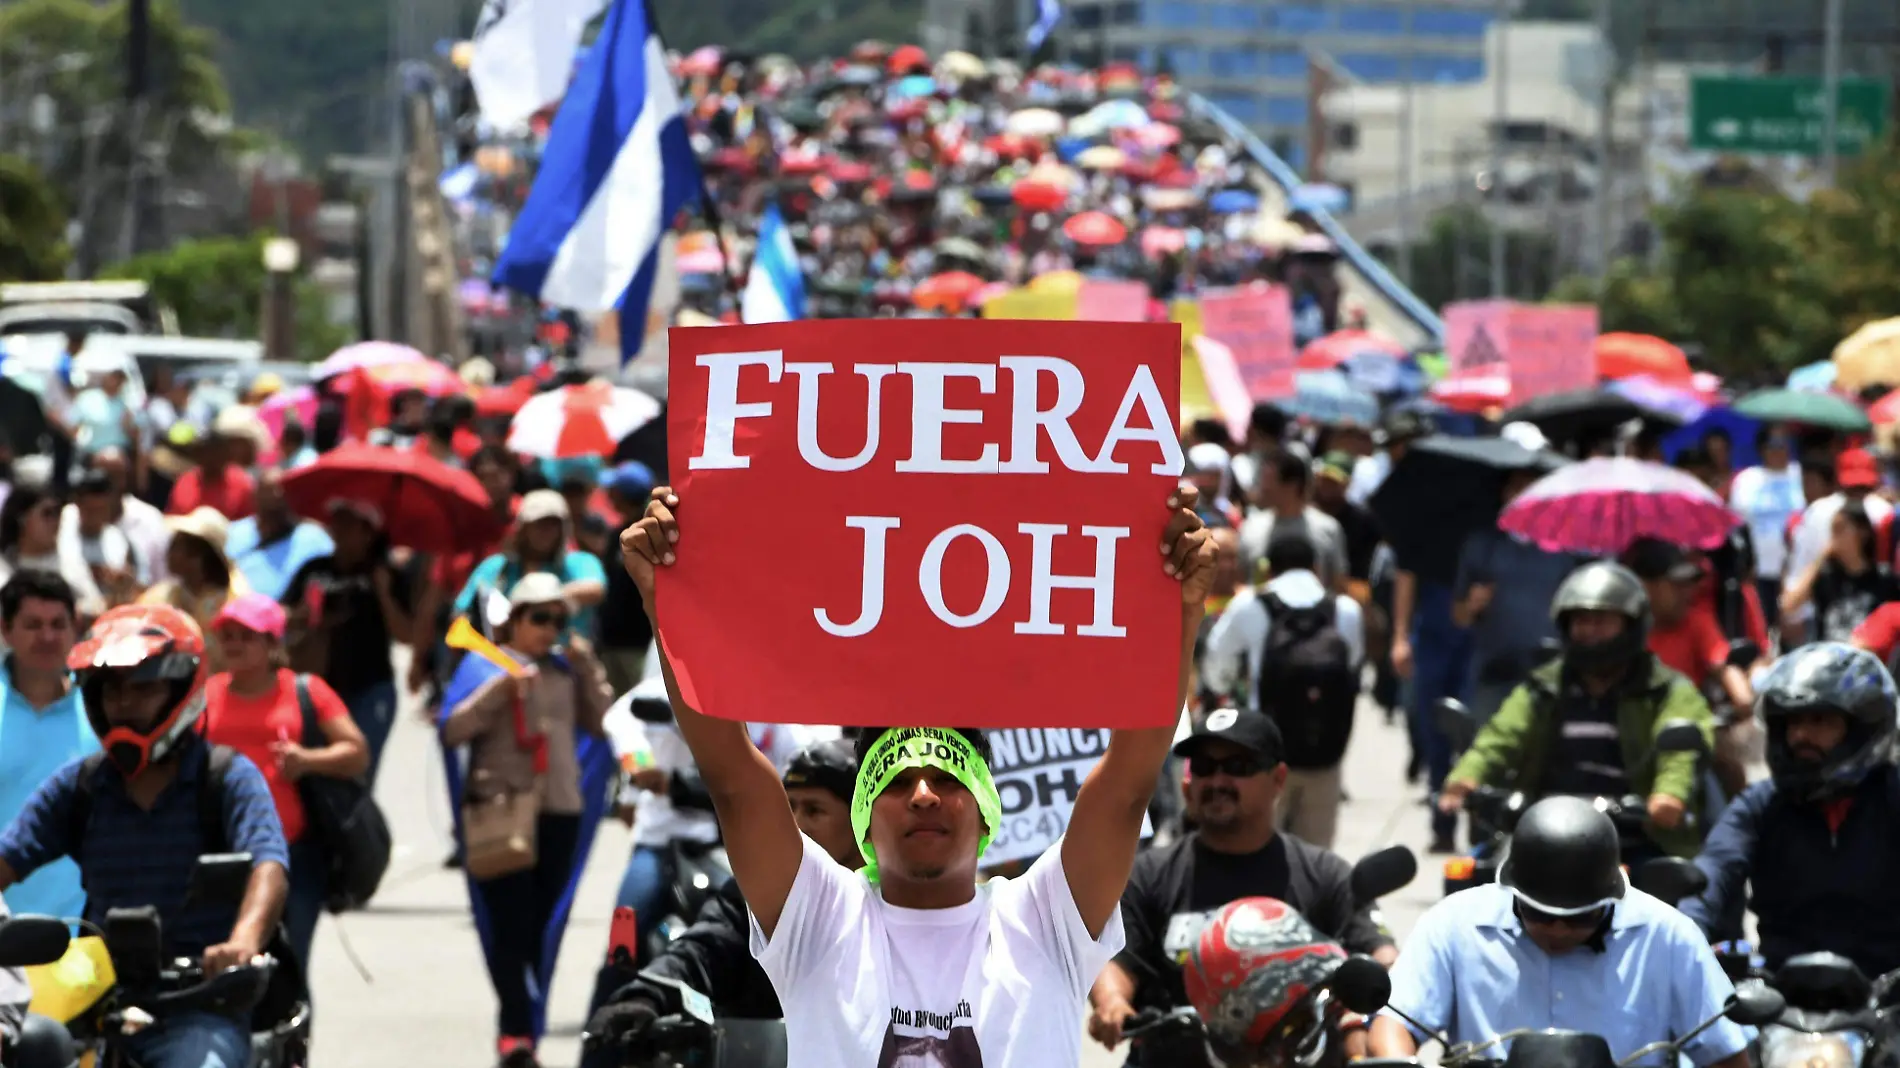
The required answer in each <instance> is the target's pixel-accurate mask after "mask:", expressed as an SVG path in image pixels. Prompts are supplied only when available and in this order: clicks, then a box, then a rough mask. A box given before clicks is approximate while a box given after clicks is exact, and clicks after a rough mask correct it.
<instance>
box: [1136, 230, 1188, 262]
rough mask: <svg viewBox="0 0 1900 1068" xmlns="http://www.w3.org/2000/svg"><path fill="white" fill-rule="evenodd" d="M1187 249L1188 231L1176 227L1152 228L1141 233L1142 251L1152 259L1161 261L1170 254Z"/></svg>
mask: <svg viewBox="0 0 1900 1068" xmlns="http://www.w3.org/2000/svg"><path fill="white" fill-rule="evenodd" d="M1186 247H1187V233H1186V231H1183V230H1179V229H1176V228H1175V227H1172V226H1150V227H1148V228H1147V229H1146V230H1143V231H1142V232H1141V251H1142V253H1143V254H1144V255H1146V256H1148V257H1149V258H1151V259H1160V258H1161V257H1162V256H1166V255H1167V254H1168V253H1170V252H1179V251H1181V250H1182V249H1184V248H1186Z"/></svg>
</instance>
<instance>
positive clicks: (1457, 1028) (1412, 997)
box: [1371, 797, 1748, 1068]
mask: <svg viewBox="0 0 1900 1068" xmlns="http://www.w3.org/2000/svg"><path fill="white" fill-rule="evenodd" d="M1733 990H1734V986H1733V985H1732V984H1731V983H1730V982H1729V980H1728V977H1727V976H1726V975H1724V974H1723V972H1722V968H1721V965H1719V964H1717V963H1716V960H1715V954H1714V953H1713V952H1712V951H1711V950H1710V949H1709V944H1708V942H1707V941H1705V940H1704V939H1703V936H1702V932H1701V931H1700V930H1698V929H1697V928H1696V925H1695V924H1694V923H1693V922H1691V921H1690V920H1689V918H1688V917H1686V916H1684V915H1682V914H1681V913H1679V912H1677V911H1676V910H1675V909H1673V908H1670V907H1669V906H1668V905H1667V904H1664V903H1663V902H1661V901H1658V900H1657V899H1656V898H1653V897H1651V896H1649V895H1648V894H1645V893H1643V892H1642V891H1641V890H1637V889H1635V888H1633V887H1631V886H1630V885H1629V879H1628V877H1627V876H1626V875H1624V873H1623V870H1622V867H1621V865H1620V858H1619V855H1618V851H1617V834H1616V826H1615V824H1613V823H1611V822H1610V818H1609V817H1608V816H1606V815H1604V814H1603V813H1601V812H1598V811H1597V810H1596V808H1595V807H1593V806H1592V805H1591V804H1590V803H1589V802H1587V801H1585V800H1583V799H1581V798H1576V797H1551V798H1546V799H1544V800H1542V801H1539V802H1538V803H1537V804H1535V805H1532V806H1531V807H1530V808H1529V809H1528V810H1526V811H1525V813H1524V815H1523V817H1522V818H1521V819H1520V820H1519V821H1518V826H1517V831H1516V833H1515V834H1514V835H1513V837H1512V841H1511V845H1510V852H1509V853H1508V854H1507V855H1506V857H1505V861H1504V865H1503V867H1502V869H1501V870H1500V871H1499V873H1498V881H1497V882H1496V883H1492V884H1487V885H1484V886H1477V887H1473V888H1471V889H1469V890H1463V891H1460V892H1459V893H1456V894H1453V895H1451V896H1450V897H1448V898H1446V899H1445V900H1443V901H1441V902H1439V903H1438V904H1437V905H1435V906H1433V907H1432V909H1431V910H1430V911H1429V912H1427V913H1426V914H1425V915H1424V916H1423V917H1422V918H1421V919H1420V920H1419V923H1418V926H1417V927H1416V928H1414V929H1413V931H1412V937H1411V940H1410V941H1409V942H1407V943H1406V945H1405V949H1404V951H1403V952H1401V953H1400V954H1399V959H1398V963H1397V964H1395V965H1394V966H1393V968H1392V996H1391V997H1390V998H1389V999H1388V1000H1387V1002H1386V1004H1387V1008H1386V1009H1385V1010H1384V1011H1383V1012H1382V1013H1381V1014H1380V1015H1379V1016H1378V1017H1377V1018H1376V1019H1374V1020H1373V1023H1372V1035H1371V1047H1372V1056H1374V1057H1411V1056H1413V1055H1415V1054H1416V1053H1417V1052H1418V1043H1419V1042H1420V1040H1421V1039H1423V1038H1425V1037H1428V1036H1425V1035H1422V1034H1420V1033H1418V1032H1416V1031H1415V1030H1414V1029H1413V1028H1412V1027H1411V1026H1410V1025H1409V1024H1407V1023H1406V1022H1405V1021H1404V1020H1403V1019H1402V1018H1401V1017H1400V1016H1399V1015H1397V1014H1398V1013H1402V1014H1404V1016H1405V1017H1410V1018H1411V1019H1412V1020H1416V1021H1417V1022H1418V1023H1419V1024H1422V1025H1424V1026H1425V1027H1428V1028H1431V1029H1432V1030H1433V1031H1435V1032H1438V1033H1439V1034H1440V1035H1443V1036H1444V1037H1446V1038H1448V1039H1449V1040H1450V1041H1451V1042H1452V1043H1453V1044H1457V1043H1462V1042H1483V1041H1486V1040H1488V1039H1491V1038H1495V1037H1497V1036H1498V1035H1501V1034H1503V1033H1505V1032H1507V1031H1511V1030H1515V1029H1518V1028H1535V1029H1544V1028H1556V1029H1560V1030H1566V1031H1582V1032H1585V1033H1587V1034H1594V1035H1601V1036H1602V1037H1603V1038H1604V1039H1605V1040H1607V1041H1608V1042H1609V1044H1610V1051H1611V1052H1612V1053H1613V1054H1614V1055H1616V1056H1617V1057H1619V1058H1621V1057H1627V1056H1629V1055H1630V1054H1631V1053H1633V1052H1635V1051H1636V1050H1637V1049H1640V1048H1641V1047H1643V1046H1646V1045H1648V1044H1650V1043H1652V1042H1661V1041H1668V1040H1674V1039H1678V1038H1681V1037H1682V1036H1684V1035H1687V1034H1689V1033H1690V1032H1691V1031H1693V1030H1695V1028H1696V1027H1697V1025H1699V1024H1701V1023H1702V1021H1704V1020H1707V1019H1709V1018H1710V1017H1714V1016H1717V1015H1719V1014H1720V1013H1721V1012H1722V1009H1723V1007H1724V1002H1725V1001H1726V999H1727V998H1728V995H1729V994H1730V993H1731V992H1732V991H1733ZM1395 1010H1396V1011H1395ZM1747 1047H1748V1036H1747V1035H1746V1034H1745V1033H1744V1032H1743V1030H1742V1029H1741V1028H1740V1027H1739V1026H1737V1025H1736V1024H1734V1023H1731V1022H1730V1021H1728V1020H1718V1021H1717V1022H1716V1023H1715V1024H1714V1025H1713V1026H1711V1027H1710V1028H1709V1029H1708V1030H1706V1031H1704V1032H1702V1033H1701V1034H1700V1035H1697V1036H1696V1037H1695V1038H1694V1039H1692V1040H1691V1041H1689V1042H1688V1044H1687V1045H1685V1046H1684V1047H1683V1050H1682V1053H1683V1056H1685V1057H1687V1058H1688V1059H1689V1061H1690V1062H1691V1063H1692V1064H1694V1065H1695V1066H1696V1068H1710V1066H1715V1068H1746V1066H1747V1064H1748V1049H1747ZM1506 1052H1507V1051H1505V1050H1499V1051H1497V1053H1496V1056H1504V1055H1505V1053H1506ZM1649 1063H1652V1064H1655V1065H1658V1066H1661V1065H1664V1064H1673V1063H1674V1062H1673V1060H1672V1059H1670V1058H1668V1057H1666V1056H1665V1055H1663V1054H1660V1053H1659V1054H1655V1055H1653V1056H1652V1057H1651V1058H1650V1059H1649Z"/></svg>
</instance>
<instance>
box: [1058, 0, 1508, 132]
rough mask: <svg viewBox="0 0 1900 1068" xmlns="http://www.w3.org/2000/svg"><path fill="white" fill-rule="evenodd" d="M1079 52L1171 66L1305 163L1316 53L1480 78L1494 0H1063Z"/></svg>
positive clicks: (1369, 75)
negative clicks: (1280, 0)
mask: <svg viewBox="0 0 1900 1068" xmlns="http://www.w3.org/2000/svg"><path fill="white" fill-rule="evenodd" d="M1064 8H1065V11H1064V17H1063V22H1062V25H1061V27H1060V28H1059V29H1058V30H1057V34H1058V36H1059V38H1061V39H1062V40H1063V41H1064V42H1065V43H1066V44H1067V45H1068V49H1069V53H1070V54H1071V55H1075V56H1084V55H1086V56H1090V57H1091V58H1093V57H1100V58H1101V59H1102V60H1124V61H1132V62H1135V63H1139V64H1141V66H1142V68H1143V69H1145V70H1168V71H1171V72H1172V73H1173V74H1174V76H1175V78H1176V79H1178V80H1179V81H1180V82H1181V83H1182V84H1183V85H1184V86H1186V87H1188V88H1190V89H1193V90H1195V91H1196V92H1199V93H1200V94H1202V95H1203V96H1205V97H1207V98H1208V99H1209V100H1210V101H1212V102H1213V103H1215V104H1217V105H1219V106H1220V107H1222V108H1225V109H1226V110H1227V111H1228V112H1229V113H1230V114H1232V115H1233V116H1234V117H1235V118H1236V119H1239V120H1240V121H1241V122H1244V123H1246V124H1247V125H1248V126H1250V127H1252V128H1253V129H1254V130H1255V131H1256V132H1258V133H1259V134H1260V135H1261V137H1262V138H1263V139H1264V140H1266V141H1267V142H1268V143H1269V144H1271V145H1272V146H1273V148H1274V150H1275V151H1276V152H1278V153H1280V155H1281V156H1282V157H1283V158H1285V159H1286V161H1287V162H1288V163H1289V164H1291V165H1292V166H1293V167H1294V168H1295V169H1296V170H1303V169H1304V167H1305V163H1306V160H1305V158H1304V157H1305V154H1306V152H1305V149H1306V137H1305V132H1306V125H1307V121H1308V115H1309V113H1310V110H1311V109H1310V96H1311V92H1312V89H1313V79H1312V76H1311V71H1310V65H1311V63H1312V59H1311V54H1312V53H1314V52H1318V53H1323V54H1324V55H1325V56H1327V57H1329V58H1330V60H1331V62H1332V64H1333V65H1334V67H1335V69H1337V70H1339V71H1343V72H1344V73H1345V74H1347V75H1349V76H1351V77H1352V78H1356V79H1358V80H1360V81H1362V82H1367V83H1372V84H1394V83H1398V82H1402V81H1404V80H1405V79H1406V65H1407V63H1408V61H1409V63H1410V65H1411V78H1412V80H1414V81H1419V82H1440V83H1446V82H1452V83H1456V82H1476V81H1482V80H1483V79H1484V36H1485V31H1486V29H1487V28H1488V27H1489V26H1490V24H1491V20H1492V17H1493V15H1494V13H1495V12H1496V11H1497V0H1385V2H1380V0H1306V2H1304V3H1274V2H1270V0H1068V2H1067V3H1065V4H1064Z"/></svg>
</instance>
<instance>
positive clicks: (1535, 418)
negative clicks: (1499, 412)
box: [1503, 386, 1683, 441]
mask: <svg viewBox="0 0 1900 1068" xmlns="http://www.w3.org/2000/svg"><path fill="white" fill-rule="evenodd" d="M1637 418H1641V419H1644V420H1647V421H1650V422H1654V423H1660V424H1663V425H1665V426H1667V427H1668V428H1669V429H1671V430H1675V429H1679V428H1681V427H1682V426H1683V422H1682V420H1681V419H1680V418H1678V417H1676V416H1674V415H1671V414H1669V413H1668V412H1663V411H1658V410H1656V409H1653V408H1647V407H1644V406H1643V405H1641V404H1638V403H1636V402H1635V401H1633V400H1631V399H1629V398H1628V397H1625V396H1624V395H1623V394H1621V393H1618V392H1617V391H1615V390H1613V389H1604V388H1602V387H1601V386H1597V387H1593V388H1590V389H1570V390H1565V391H1563V392H1562V393H1547V394H1545V395H1543V396H1541V397H1533V398H1532V399H1530V400H1527V401H1525V402H1524V403H1522V404H1520V405H1518V406H1517V407H1515V408H1512V409H1510V410H1509V411H1507V412H1505V413H1504V416H1503V420H1504V421H1505V422H1507V423H1529V424H1531V425H1532V426H1534V427H1536V428H1537V429H1539V430H1541V431H1543V432H1544V434H1545V435H1546V436H1547V437H1549V438H1550V439H1551V440H1552V441H1576V440H1579V439H1583V438H1589V437H1592V436H1595V435H1599V434H1607V433H1609V432H1610V431H1612V430H1614V429H1615V428H1616V426H1617V425H1618V424H1620V423H1627V422H1629V421H1630V420H1631V419H1637Z"/></svg>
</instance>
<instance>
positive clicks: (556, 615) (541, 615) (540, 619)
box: [521, 612, 567, 628]
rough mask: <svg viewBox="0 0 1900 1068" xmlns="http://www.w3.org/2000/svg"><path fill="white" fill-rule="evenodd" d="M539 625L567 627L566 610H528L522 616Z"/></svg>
mask: <svg viewBox="0 0 1900 1068" xmlns="http://www.w3.org/2000/svg"><path fill="white" fill-rule="evenodd" d="M521 618H522V619H524V620H526V621H527V622H529V623H532V624H534V625H535V626H537V627H557V628H559V627H566V626H567V613H566V612H528V613H526V614H525V615H523V616H522V617H521Z"/></svg>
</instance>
